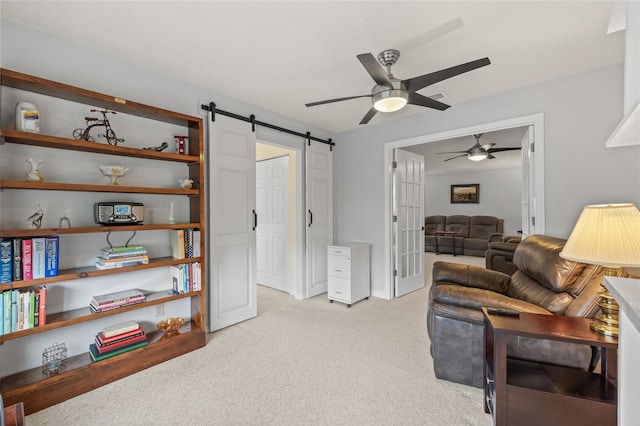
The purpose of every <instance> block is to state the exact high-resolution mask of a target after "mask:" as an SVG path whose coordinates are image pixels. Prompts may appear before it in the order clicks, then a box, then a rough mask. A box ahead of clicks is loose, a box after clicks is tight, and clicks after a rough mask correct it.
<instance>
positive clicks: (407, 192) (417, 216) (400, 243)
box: [393, 149, 424, 297]
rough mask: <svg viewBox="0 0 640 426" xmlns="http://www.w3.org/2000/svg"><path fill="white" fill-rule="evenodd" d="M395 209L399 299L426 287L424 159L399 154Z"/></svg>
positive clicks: (396, 283)
mask: <svg viewBox="0 0 640 426" xmlns="http://www.w3.org/2000/svg"><path fill="white" fill-rule="evenodd" d="M395 163H396V167H395V170H394V174H393V209H394V213H393V215H394V239H395V247H394V248H395V270H396V272H397V275H396V277H395V278H396V279H395V293H396V297H398V296H403V295H405V294H407V293H410V292H412V291H415V290H418V289H420V288H422V287H424V157H423V156H421V155H417V154H414V153H411V152H407V151H402V150H400V149H396V150H395Z"/></svg>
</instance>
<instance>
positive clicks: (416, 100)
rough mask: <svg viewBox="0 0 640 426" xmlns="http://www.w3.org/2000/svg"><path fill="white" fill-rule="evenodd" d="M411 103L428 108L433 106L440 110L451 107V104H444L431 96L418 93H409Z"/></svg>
mask: <svg viewBox="0 0 640 426" xmlns="http://www.w3.org/2000/svg"><path fill="white" fill-rule="evenodd" d="M408 103H410V104H411V105H418V106H423V107H427V108H433V109H437V110H440V111H444V110H445V109H447V108H449V107H450V106H451V105H447V104H443V103H442V102H438V101H436V100H433V99H431V98H427V97H426V96H422V95H420V94H418V93H409V101H408Z"/></svg>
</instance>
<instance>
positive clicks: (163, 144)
mask: <svg viewBox="0 0 640 426" xmlns="http://www.w3.org/2000/svg"><path fill="white" fill-rule="evenodd" d="M168 146H169V144H168V143H167V142H162V145H160V146H150V147H148V148H142V149H149V150H153V151H164V150H165V149H167V147H168Z"/></svg>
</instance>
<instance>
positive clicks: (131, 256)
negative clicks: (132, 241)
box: [96, 246, 149, 269]
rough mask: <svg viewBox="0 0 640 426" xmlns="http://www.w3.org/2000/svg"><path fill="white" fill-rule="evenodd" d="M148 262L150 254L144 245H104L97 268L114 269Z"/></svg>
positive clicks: (97, 261)
mask: <svg viewBox="0 0 640 426" xmlns="http://www.w3.org/2000/svg"><path fill="white" fill-rule="evenodd" d="M147 263H149V256H148V255H147V250H146V249H145V248H144V247H143V246H119V247H104V248H103V249H102V250H101V251H100V255H99V256H98V259H97V260H96V268H98V269H113V268H122V267H125V266H136V265H146V264H147Z"/></svg>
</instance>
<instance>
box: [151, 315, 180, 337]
mask: <svg viewBox="0 0 640 426" xmlns="http://www.w3.org/2000/svg"><path fill="white" fill-rule="evenodd" d="M183 325H184V318H167V319H165V320H162V321H160V322H159V323H158V325H157V328H158V330H160V331H162V332H163V333H164V336H162V339H163V340H164V339H168V338H169V337H173V336H176V335H177V334H178V330H180V327H182V326H183Z"/></svg>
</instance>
